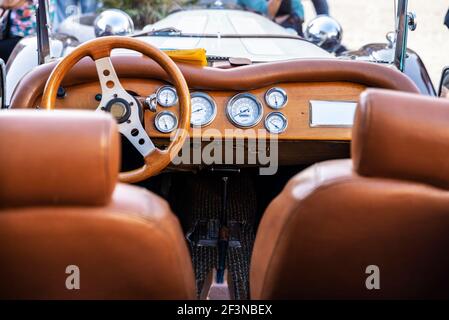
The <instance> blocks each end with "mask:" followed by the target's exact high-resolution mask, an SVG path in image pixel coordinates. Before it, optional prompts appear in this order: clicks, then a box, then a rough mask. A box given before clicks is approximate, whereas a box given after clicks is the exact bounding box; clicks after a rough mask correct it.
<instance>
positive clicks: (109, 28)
mask: <svg viewBox="0 0 449 320" xmlns="http://www.w3.org/2000/svg"><path fill="white" fill-rule="evenodd" d="M94 30H95V36H96V37H104V36H113V35H115V36H126V35H129V34H131V33H133V32H134V23H133V21H132V19H131V17H130V16H129V15H128V14H126V13H125V12H123V11H122V10H118V9H109V10H105V11H103V12H102V13H100V14H99V15H98V17H97V18H96V19H95V21H94Z"/></svg>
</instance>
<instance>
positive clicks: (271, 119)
mask: <svg viewBox="0 0 449 320" xmlns="http://www.w3.org/2000/svg"><path fill="white" fill-rule="evenodd" d="M287 125H288V121H287V118H286V117H285V116H284V115H283V114H282V113H281V112H279V111H274V112H270V113H269V114H267V116H266V117H265V128H266V129H267V130H268V131H269V132H271V133H275V134H280V133H282V132H284V131H285V130H286V129H287Z"/></svg>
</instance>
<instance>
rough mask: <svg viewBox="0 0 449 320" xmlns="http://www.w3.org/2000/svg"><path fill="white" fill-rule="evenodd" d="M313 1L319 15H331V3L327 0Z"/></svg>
mask: <svg viewBox="0 0 449 320" xmlns="http://www.w3.org/2000/svg"><path fill="white" fill-rule="evenodd" d="M312 3H313V6H314V7H315V12H316V14H317V15H320V14H324V15H327V16H328V15H329V5H328V4H327V0H312Z"/></svg>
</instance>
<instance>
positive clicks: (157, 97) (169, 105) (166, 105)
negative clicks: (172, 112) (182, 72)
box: [156, 85, 178, 108]
mask: <svg viewBox="0 0 449 320" xmlns="http://www.w3.org/2000/svg"><path fill="white" fill-rule="evenodd" d="M164 89H169V90H172V91H173V92H174V93H175V97H176V99H175V101H174V102H173V103H172V104H164V103H162V102H161V101H160V100H159V94H160V93H161V91H162V90H164ZM156 99H157V103H158V104H159V105H160V106H161V107H164V108H170V107H173V106H174V105H176V104H177V103H178V92H177V91H176V88H175V87H173V86H170V85H166V86H162V87H160V88H159V89H157V91H156Z"/></svg>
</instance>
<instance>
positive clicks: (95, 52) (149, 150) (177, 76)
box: [42, 36, 191, 183]
mask: <svg viewBox="0 0 449 320" xmlns="http://www.w3.org/2000/svg"><path fill="white" fill-rule="evenodd" d="M116 48H122V49H130V50H134V51H138V52H140V53H142V54H143V55H145V56H147V57H149V58H151V59H153V60H154V61H155V62H156V63H157V64H158V65H159V66H160V67H162V69H164V71H165V72H166V73H167V74H168V75H169V77H170V79H171V81H172V84H173V85H174V86H175V88H176V91H177V93H178V105H179V121H178V128H177V129H176V131H175V134H174V136H172V137H171V141H170V144H169V145H168V147H167V149H166V150H160V149H158V148H156V147H155V146H154V144H153V143H152V141H151V138H150V137H149V136H148V134H147V132H146V131H145V129H144V128H143V126H142V124H141V122H140V118H139V117H138V112H139V110H138V106H137V105H136V103H134V106H135V107H132V106H133V103H132V102H130V106H128V107H129V109H130V116H129V117H128V119H127V121H125V122H123V123H119V131H120V132H121V133H122V134H124V135H125V136H126V137H127V138H128V140H130V142H131V143H132V144H133V145H134V147H136V149H137V150H138V151H140V153H141V154H142V156H143V157H144V160H145V164H144V165H143V166H142V167H140V168H138V169H134V170H131V171H127V172H121V173H120V175H119V180H120V181H121V182H127V183H133V182H139V181H142V180H145V179H147V178H149V177H151V176H154V175H156V174H157V173H159V172H160V171H162V170H163V169H164V168H165V167H166V166H167V165H168V164H169V163H170V161H171V160H172V159H173V158H174V157H175V156H176V155H177V154H178V152H179V150H180V149H181V147H182V145H183V144H184V142H185V140H186V138H187V135H188V129H189V127H190V115H191V105H190V92H189V88H188V86H187V83H186V80H185V78H184V76H183V74H182V73H181V71H180V70H179V68H178V66H177V65H176V64H175V63H174V62H173V60H172V59H170V58H169V57H168V55H166V54H165V53H164V52H162V51H161V50H159V49H158V48H156V47H154V46H152V45H150V44H148V43H145V42H143V41H140V40H137V39H134V38H129V37H119V36H109V37H102V38H97V39H94V40H91V41H88V42H85V43H84V44H82V45H81V46H79V47H77V48H76V49H75V50H73V51H72V52H71V53H70V54H69V55H67V56H65V57H64V58H63V59H62V60H61V61H59V63H58V64H57V65H56V67H55V68H54V69H53V71H52V72H51V74H50V77H49V78H48V80H47V83H46V85H45V89H44V93H43V96H42V107H43V108H45V109H46V110H53V109H55V102H56V94H57V91H58V88H59V86H60V84H61V82H62V80H63V79H64V77H65V75H66V74H67V73H68V72H69V70H70V69H71V68H72V67H73V66H74V65H75V64H76V63H77V62H78V61H80V60H81V59H82V58H84V57H86V56H89V57H91V58H92V60H94V62H95V65H96V68H97V73H98V76H99V79H100V85H101V88H102V100H101V102H100V105H99V106H98V108H97V111H99V110H101V112H104V111H102V110H103V109H102V108H104V107H105V101H103V99H104V100H107V99H109V98H110V97H111V95H112V96H113V97H114V98H117V99H121V100H128V101H129V100H132V99H133V98H132V96H131V95H129V94H128V93H127V92H126V90H125V89H124V88H123V86H122V85H121V83H120V81H119V79H118V77H117V74H116V72H115V69H114V67H113V65H112V62H111V60H110V56H111V51H112V49H116ZM110 81H112V83H113V87H112V88H111V87H109V82H110ZM105 91H106V94H105ZM131 98H132V99H131ZM110 101H111V100H109V102H110ZM134 101H135V100H134ZM138 119H139V120H138ZM128 122H129V123H128ZM139 125H140V126H139ZM131 127H132V129H136V128H137V129H138V132H139V134H138V136H132V135H131ZM139 129H140V130H139ZM125 130H127V131H125ZM142 140H143V141H144V142H143V144H140V142H142ZM139 145H140V146H139Z"/></svg>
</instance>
